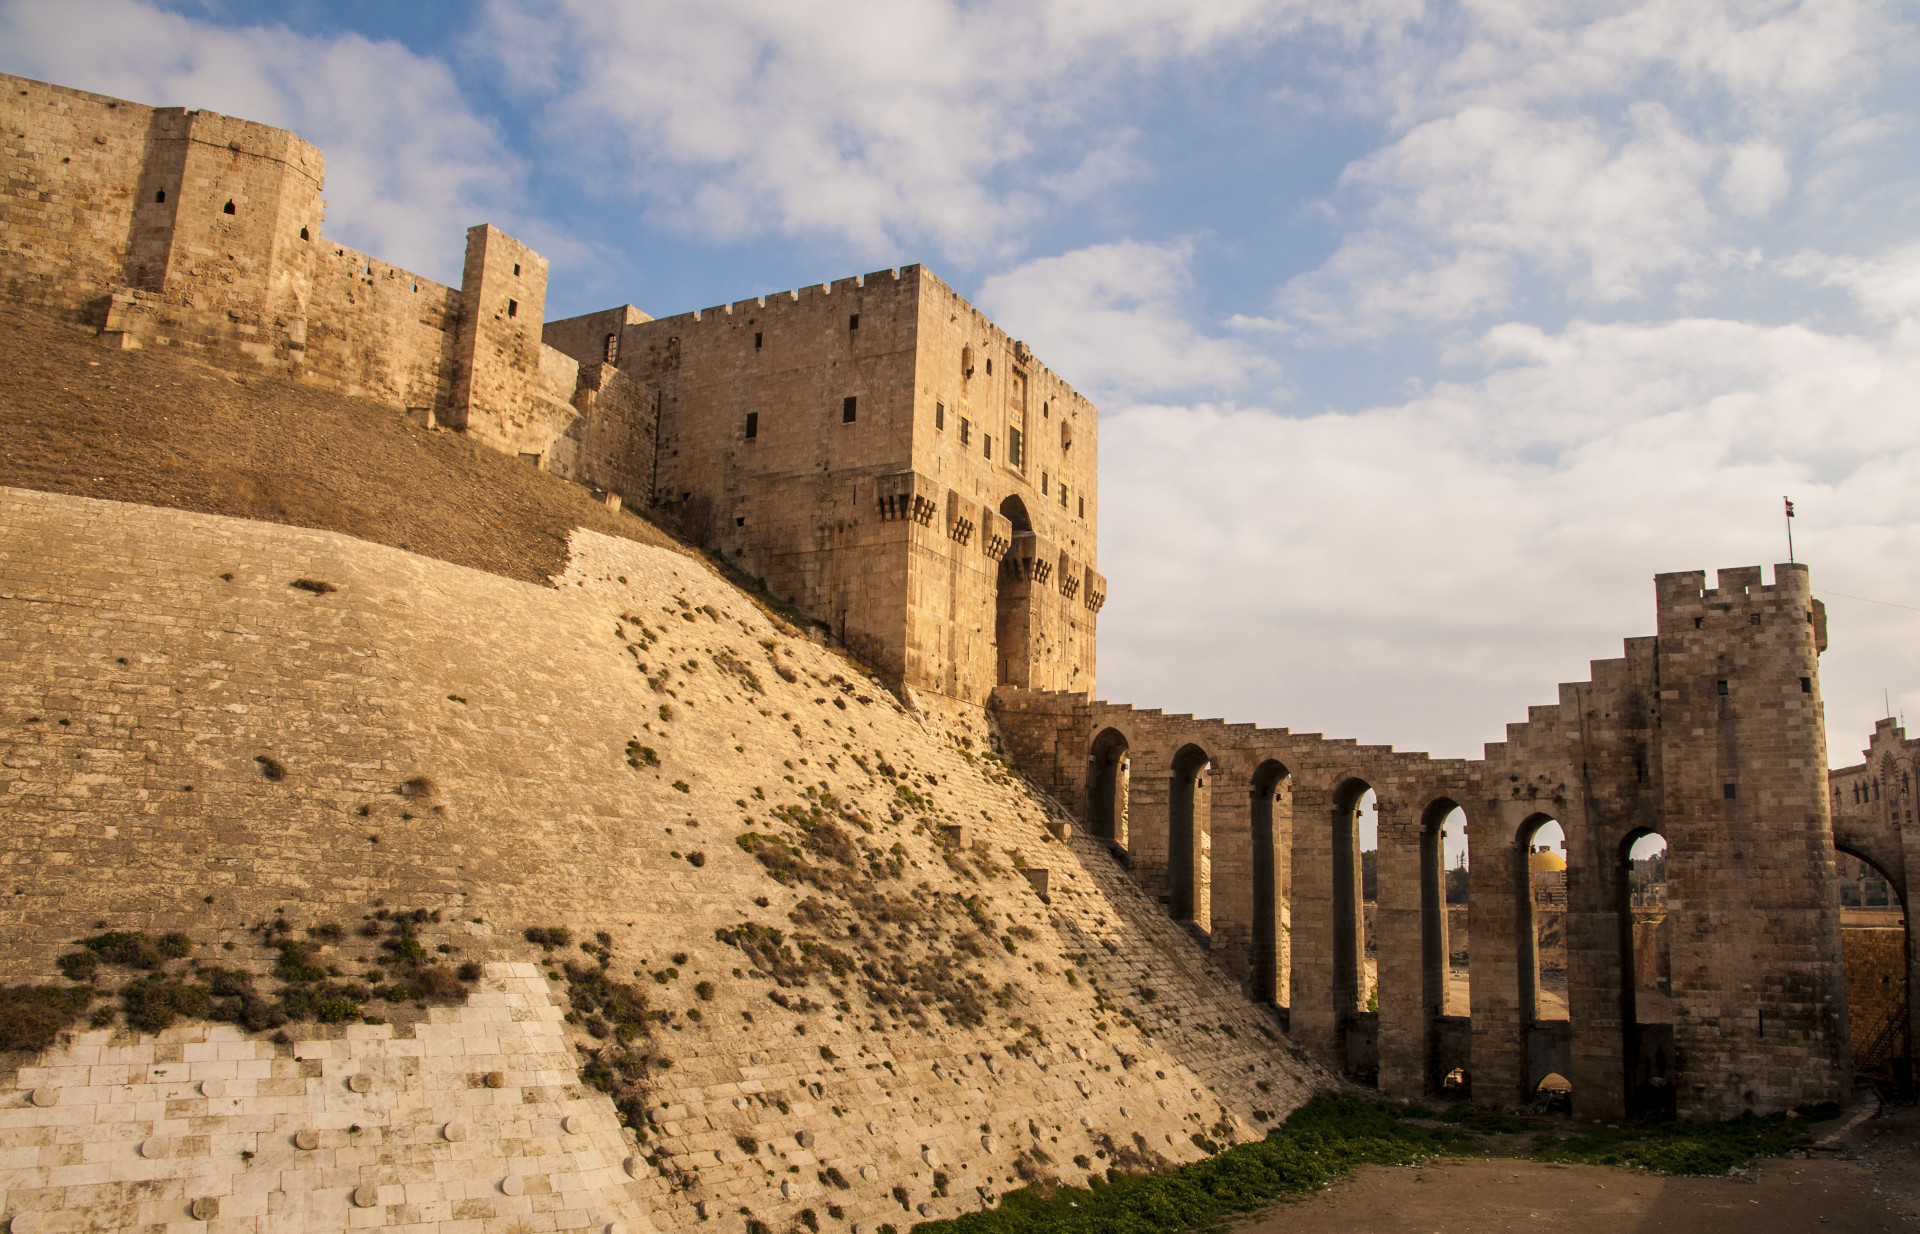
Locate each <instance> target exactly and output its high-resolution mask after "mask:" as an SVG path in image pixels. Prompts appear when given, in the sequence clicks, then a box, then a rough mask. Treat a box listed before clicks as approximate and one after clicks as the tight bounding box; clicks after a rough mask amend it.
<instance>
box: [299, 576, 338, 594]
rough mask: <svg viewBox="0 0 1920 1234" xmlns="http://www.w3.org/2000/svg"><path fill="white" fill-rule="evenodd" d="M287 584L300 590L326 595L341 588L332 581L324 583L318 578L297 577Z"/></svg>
mask: <svg viewBox="0 0 1920 1234" xmlns="http://www.w3.org/2000/svg"><path fill="white" fill-rule="evenodd" d="M287 586H289V587H293V588H296V589H298V590H300V591H310V592H312V593H313V594H314V595H316V596H324V595H328V594H330V593H332V592H335V591H338V590H340V589H339V588H338V587H335V586H334V585H333V584H332V583H323V582H321V581H320V580H319V579H317V578H296V579H294V580H293V581H292V582H291V583H288V584H287Z"/></svg>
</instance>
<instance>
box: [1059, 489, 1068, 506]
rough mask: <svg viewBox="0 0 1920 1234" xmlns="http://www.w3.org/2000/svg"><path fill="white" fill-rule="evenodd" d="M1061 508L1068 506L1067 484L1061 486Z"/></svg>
mask: <svg viewBox="0 0 1920 1234" xmlns="http://www.w3.org/2000/svg"><path fill="white" fill-rule="evenodd" d="M1060 508H1061V509H1062V510H1064V509H1066V508H1067V486H1066V485H1064V484H1062V485H1061V486H1060Z"/></svg>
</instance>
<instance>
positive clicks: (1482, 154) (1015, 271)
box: [0, 0, 1920, 764]
mask: <svg viewBox="0 0 1920 1234" xmlns="http://www.w3.org/2000/svg"><path fill="white" fill-rule="evenodd" d="M1330 14H1331V16H1330ZM0 67H3V68H5V69H6V70H7V71H11V72H16V73H24V74H27V75H30V76H35V77H40V78H45V79H49V80H54V81H58V82H61V83H64V84H69V85H74V86H79V87H82V88H86V89H92V90H98V91H102V92H105V93H110V94H115V95H119V96H122V97H127V98H133V99H137V100H140V101H143V102H151V103H162V104H182V105H189V106H201V107H209V108H213V109H215V110H219V111H225V112H230V113H233V114H237V115H243V116H246V117H248V118H250V119H256V120H262V121H266V122H269V123H274V124H280V125H285V126H287V127H290V128H292V129H294V130H295V131H297V132H299V133H300V134H302V135H303V136H305V137H307V138H308V139H310V140H312V141H314V142H315V143H316V144H318V145H319V146H320V147H321V148H322V149H323V150H324V151H325V152H326V155H327V159H328V199H329V203H330V205H329V214H328V222H327V230H328V233H329V234H331V235H334V236H336V237H338V238H340V239H342V240H344V241H346V242H347V243H350V244H353V245H355V246H356V247H360V248H363V249H366V250H368V251H370V252H373V253H376V254H379V255H380V256H382V257H384V258H387V259H389V260H393V261H396V262H400V263H403V264H408V265H411V266H413V267H414V268H416V269H419V270H421V271H422V272H423V273H427V274H430V275H434V276H437V277H440V278H443V279H448V280H457V277H458V270H459V258H460V246H461V243H462V235H463V232H464V229H465V228H466V227H467V226H468V225H469V224H470V223H474V222H478V221H482V220H488V221H492V222H495V223H497V224H499V225H501V226H503V227H505V228H507V229H508V230H510V231H512V232H514V233H515V234H517V235H519V236H521V237H522V238H523V239H526V240H528V241H529V242H530V243H532V244H534V245H535V246H536V247H538V248H539V249H541V251H542V252H544V253H546V254H547V255H548V256H549V258H551V259H552V261H553V277H552V285H551V290H550V298H549V309H550V313H551V315H554V316H559V315H564V314H568V313H573V312H579V311H585V310H589V309H595V308H602V307H606V306H609V305H612V304H617V303H621V302H627V301H630V302H632V303H634V304H637V305H639V306H640V307H641V308H643V309H646V310H647V311H649V312H653V313H656V314H666V313H673V312H680V311H684V310H686V309H689V308H696V307H704V306H707V305H711V304H717V303H722V302H727V301H732V300H736V299H740V298H742V297H745V296H748V295H752V294H756V293H761V292H769V291H775V290H780V289H784V288H788V287H794V286H798V285H802V284H806V283H813V282H819V281H822V280H825V279H829V278H834V277H839V276H844V275H847V274H851V273H859V272H864V271H867V270H873V269H879V268H883V267H887V266H894V265H899V264H903V263H907V262H913V261H920V262H924V263H926V264H927V265H929V266H930V267H932V268H933V269H935V270H937V271H938V272H939V273H940V274H941V275H942V276H943V277H945V278H946V279H948V280H949V281H950V282H952V283H954V284H955V285H956V286H957V287H958V288H960V289H961V290H962V291H963V293H965V294H967V295H968V296H969V297H971V298H973V299H974V300H975V302H976V303H978V304H980V305H981V306H982V307H983V308H985V309H987V310H988V311H989V312H991V313H992V314H993V315H994V316H995V318H996V319H997V320H998V321H999V322H1000V323H1001V324H1002V325H1003V326H1005V327H1006V328H1007V329H1008V330H1009V331H1010V332H1011V333H1013V334H1014V335H1016V336H1019V337H1023V338H1025V339H1026V340H1027V341H1028V342H1029V343H1031V344H1032V345H1033V347H1034V349H1035V351H1036V352H1037V353H1038V354H1039V356H1040V358H1041V359H1042V360H1044V361H1046V362H1047V363H1048V364H1049V365H1050V366H1051V367H1052V368H1054V369H1055V370H1056V371H1058V372H1060V373H1061V374H1062V375H1064V376H1065V377H1066V378H1067V379H1068V380H1069V381H1071V382H1073V383H1074V384H1075V385H1077V386H1078V387H1080V388H1081V389H1082V390H1084V391H1085V392H1087V393H1088V394H1089V396H1090V397H1092V398H1094V399H1095V401H1096V402H1097V403H1098V404H1099V405H1100V407H1101V409H1102V427H1101V440H1100V446H1101V462H1102V474H1101V484H1102V490H1101V497H1102V502H1101V510H1102V525H1101V545H1100V568H1101V569H1102V570H1103V571H1104V572H1105V573H1106V574H1107V575H1108V577H1109V580H1110V600H1109V603H1108V606H1107V608H1106V610H1105V612H1104V613H1103V614H1102V619H1101V652H1100V657H1101V659H1100V683H1101V691H1100V692H1101V693H1102V694H1104V695H1106V696H1107V697H1110V698H1114V699H1120V700H1125V701H1130V702H1135V703H1139V704H1141V705H1147V706H1161V707H1165V708H1168V709H1169V710H1179V711H1187V710H1191V711H1196V712H1199V713H1201V714H1205V715H1224V716H1227V717H1229V718H1231V719H1234V720H1257V721H1260V722H1262V723H1266V724H1272V725H1283V726H1291V727H1292V728H1294V729H1295V730H1296V731H1321V732H1327V733H1329V734H1330V735H1337V736H1353V737H1359V738H1361V739H1362V740H1365V741H1381V742H1392V743H1395V744H1398V745H1400V746H1401V747H1403V748H1414V749H1427V750H1431V751H1433V752H1434V753H1436V754H1444V755H1454V756H1459V755H1476V754H1478V752H1479V747H1480V743H1482V742H1484V741H1490V740H1498V739H1500V738H1501V736H1502V735H1503V729H1502V725H1503V724H1504V723H1505V722H1507V721H1510V720H1520V719H1524V717H1525V714H1526V713H1525V709H1526V706H1527V705H1528V704H1529V703H1536V704H1537V703H1547V702H1552V701H1553V700H1554V699H1555V697H1556V690H1555V683H1556V682H1558V681H1561V680H1581V679H1584V678H1585V677H1586V675H1587V661H1588V660H1589V659H1591V658H1602V657H1607V656H1612V655H1617V654H1619V639H1620V638H1621V637H1623V636H1627V635H1636V634H1644V633H1650V632H1651V631H1652V627H1653V612H1652V584H1651V578H1652V575H1653V574H1654V573H1656V572H1660V571H1667V570H1681V569H1698V568H1705V569H1709V570H1711V569H1713V568H1716V567H1720V566H1736V565H1745V564H1751V563H1772V562H1774V561H1777V560H1782V559H1784V556H1785V552H1784V544H1783V543H1782V539H1783V537H1782V531H1781V527H1782V522H1781V517H1780V500H1781V497H1782V496H1783V495H1788V494H1790V495H1791V496H1792V497H1793V498H1794V500H1795V501H1796V503H1798V505H1799V509H1800V513H1801V517H1800V518H1799V519H1798V526H1797V528H1796V530H1797V536H1798V539H1797V543H1798V547H1799V549H1800V556H1801V558H1802V560H1805V561H1809V562H1811V563H1812V566H1813V570H1814V579H1815V583H1816V587H1817V588H1818V589H1819V590H1820V591H1821V592H1822V593H1823V594H1824V595H1825V596H1826V597H1827V599H1828V603H1829V606H1830V608H1831V611H1832V619H1833V620H1832V629H1833V639H1834V645H1833V649H1832V650H1831V651H1830V652H1829V653H1828V655H1827V657H1826V660H1825V663H1824V665H1823V684H1824V692H1825V698H1826V703H1827V708H1828V716H1829V731H1830V734H1831V746H1832V750H1831V754H1832V758H1833V761H1834V762H1835V763H1836V764H1842V763H1846V762H1850V761H1853V760H1854V759H1855V758H1857V757H1858V754H1857V752H1858V751H1859V750H1860V748H1861V747H1862V746H1863V745H1864V743H1865V737H1866V735H1867V733H1868V732H1869V731H1870V729H1871V726H1872V722H1873V720H1874V719H1875V718H1876V717H1877V716H1879V715H1880V714H1882V712H1883V706H1882V701H1881V700H1882V697H1883V694H1882V692H1883V690H1884V691H1886V692H1888V694H1889V695H1890V696H1891V698H1892V702H1893V709H1894V711H1895V712H1901V711H1903V709H1904V708H1905V707H1906V706H1907V705H1909V704H1911V705H1913V707H1914V709H1915V711H1916V715H1917V716H1920V637H1916V636H1917V635H1920V567H1917V565H1916V563H1920V137H1917V135H1916V120H1920V85H1917V84H1916V83H1920V18H1917V17H1916V12H1915V10H1914V9H1913V7H1912V6H1910V5H1900V4H1893V3H1886V4H1880V3H1871V2H1859V0H1831V2H1812V3H1788V2H1784V0H1783V2H1755V3H1733V2H1720V3H1712V2H1688V0H1663V2H1658V3H1630V2H1629V3H1617V4H1600V3H1578V2H1571V3H1538V2H1532V3H1522V2H1518V0H1514V2H1510V3H1501V2H1495V0H1486V2H1481V3H1454V4H1421V3H1415V2H1411V0H1358V2H1355V3H1349V4H1345V5H1341V6H1337V7H1336V6H1329V5H1324V4H1318V5H1316V4H1309V3H1304V2H1300V0H1220V2H1218V3H1193V2H1187V3H1158V2H1155V0H1055V2H1052V3H1048V2H1042V0H1025V2H1022V3H1013V2H1011V0H979V2H976V3H968V4H953V3H947V2H943V0H888V2H886V3H880V2H875V3H817V2H815V3H810V2H808V0H785V2H782V3H773V2H771V0H769V2H766V3H757V2H756V3H746V2H734V3H703V4H697V5H668V4H658V3H632V4H609V3H606V2H605V0H601V2H599V3H587V2H586V0H553V2H538V0H493V2H492V3H487V4H480V5H440V4H430V3H414V4H410V5H394V4H373V3H336V4H321V3H313V2H310V0H296V2H295V3H292V4H288V3H277V4H272V5H268V4H253V3H173V4H165V3H142V2H140V0H62V2H61V3H57V4H55V3H45V2H40V3H23V2H21V0H0ZM1851 597H1864V599H1854V598H1851ZM1868 601H1882V602H1883V603H1870V602H1868ZM1899 605H1905V606H1908V607H1905V608H1902V607H1896V606H1899Z"/></svg>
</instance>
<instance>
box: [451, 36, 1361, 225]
mask: <svg viewBox="0 0 1920 1234" xmlns="http://www.w3.org/2000/svg"><path fill="white" fill-rule="evenodd" d="M1394 2H1395V0H1380V4H1379V5H1377V6H1376V5H1374V4H1360V5H1352V6H1343V7H1342V8H1341V9H1340V10H1339V11H1338V12H1336V13H1334V14H1332V16H1331V17H1330V18H1329V17H1324V16H1318V15H1316V16H1315V17H1314V20H1315V21H1319V22H1322V23H1327V22H1329V21H1331V22H1334V23H1339V24H1338V25H1336V26H1328V25H1324V24H1323V25H1322V26H1321V27H1319V28H1331V29H1345V27H1346V24H1347V23H1355V24H1358V25H1364V24H1365V23H1366V22H1368V21H1369V20H1371V19H1372V15H1373V14H1374V13H1375V11H1376V8H1380V9H1389V10H1390V9H1391V8H1392V7H1393V5H1394ZM1311 8H1312V6H1310V5H1309V4H1307V3H1306V0H1217V2H1214V3H1202V4H1191V3H1169V2H1166V0H1127V2H1116V0H1100V2H1095V0H1038V2H1036V0H985V2H984V3H977V4H976V3H959V2H958V0H856V2H853V3H848V2H847V0H781V2H780V3H774V2H772V0H737V2H735V3H720V4H696V5H687V4H681V3H667V2H666V0H642V2H639V3H630V4H622V5H606V4H599V3H590V2H589V0H492V2H491V3H490V4H489V6H488V8H487V10H486V12H487V18H486V24H485V27H484V30H483V32H482V34H481V35H480V36H479V37H477V38H476V39H475V40H474V46H475V47H476V48H479V49H484V50H485V51H486V52H487V53H488V54H491V55H493V56H496V57H498V58H499V59H500V60H501V61H502V63H504V64H505V65H506V66H507V70H508V78H509V81H510V82H511V83H512V84H513V86H514V87H515V88H516V89H519V90H521V91H528V92H536V93H537V92H545V93H546V94H547V95H548V96H549V98H550V110H549V111H548V121H549V125H550V129H549V131H550V133H551V136H552V140H553V141H554V142H555V143H557V144H559V145H561V146H564V147H565V148H566V150H567V152H568V158H569V160H575V161H579V160H585V161H586V164H587V168H586V172H587V174H588V176H589V178H592V179H603V178H611V179H613V180H617V181H619V182H621V183H623V184H624V185H625V186H626V187H627V188H628V189H629V190H630V191H632V192H634V193H636V194H638V195H639V196H641V197H643V198H645V199H646V200H648V201H650V202H652V203H653V206H654V210H655V212H656V213H657V214H658V215H659V216H661V217H663V218H664V219H666V220H667V221H669V222H671V223H672V224H673V225H676V226H679V227H682V228H685V229H687V230H691V231H696V232H699V233H704V234H706V235H710V236H714V237H719V238H727V239H732V238H739V237H742V236H746V235H751V234H757V233H760V232H763V231H768V230H773V231H780V232H785V233H787V234H791V235H805V236H820V237H830V238H834V239H839V240H842V241H844V242H848V243H851V244H853V245H855V246H857V247H860V248H862V249H864V250H866V251H869V252H872V253H875V254H891V253H892V252H894V251H896V250H897V249H898V248H899V247H900V246H903V245H908V244H932V245H934V246H937V247H938V248H939V249H940V250H941V251H943V252H945V253H948V254H952V255H959V256H963V257H966V258H969V259H972V258H986V257H992V256H994V255H996V254H1001V253H1005V252H1008V251H1011V249H1012V248H1017V247H1018V245H1019V242H1020V239H1021V232H1022V229H1023V228H1024V226H1025V225H1026V224H1028V223H1029V222H1031V221H1032V220H1034V219H1035V218H1037V217H1038V216H1039V215H1040V214H1041V213H1042V212H1043V211H1044V210H1045V209H1046V208H1047V207H1048V206H1049V204H1051V203H1054V202H1057V201H1060V200H1077V199H1079V198H1082V197H1084V196H1085V195H1086V194H1087V193H1088V192H1089V191H1091V189H1092V187H1093V186H1097V185H1099V184H1101V183H1110V182H1111V181H1112V179H1113V178H1114V177H1116V176H1124V175H1127V174H1131V173H1132V172H1133V171H1134V170H1135V168H1136V166H1137V165H1136V164H1135V163H1134V162H1133V161H1132V160H1131V159H1130V158H1128V157H1126V155H1125V148H1124V139H1125V132H1124V125H1118V124H1115V123H1114V122H1111V121H1107V120H1105V119H1104V115H1105V113H1106V112H1108V111H1109V110H1110V109H1111V108H1112V106H1113V105H1114V104H1115V103H1116V102H1118V101H1119V100H1121V99H1122V98H1123V97H1124V95H1125V92H1126V91H1127V90H1128V89H1129V88H1130V87H1131V86H1132V85H1133V83H1134V81H1135V80H1136V79H1137V77H1138V76H1139V75H1140V74H1142V73H1145V72H1151V71H1153V70H1155V69H1157V68H1158V67H1160V66H1163V65H1166V64H1168V63H1171V62H1174V61H1181V60H1191V59H1195V58H1199V57H1205V56H1208V55H1213V54H1225V53H1227V52H1229V51H1232V52H1240V51H1244V50H1245V49H1246V48H1247V47H1249V46H1257V45H1259V44H1261V43H1263V42H1265V41H1267V40H1269V39H1271V38H1273V37H1275V36H1276V35H1278V34H1279V33H1281V32H1283V31H1286V30H1289V29H1294V28H1296V27H1298V26H1299V25H1300V24H1301V23H1303V22H1305V21H1306V20H1307V14H1308V12H1309V10H1310V9H1311Z"/></svg>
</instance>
